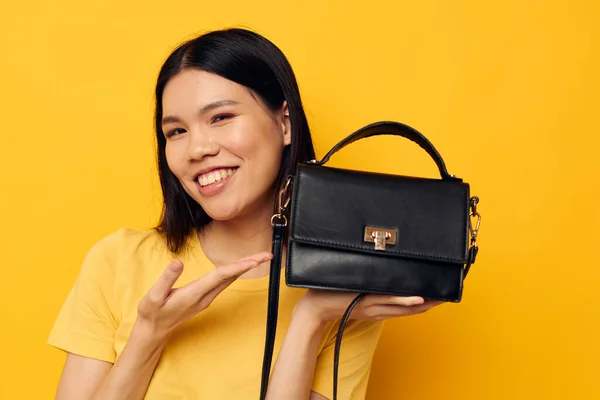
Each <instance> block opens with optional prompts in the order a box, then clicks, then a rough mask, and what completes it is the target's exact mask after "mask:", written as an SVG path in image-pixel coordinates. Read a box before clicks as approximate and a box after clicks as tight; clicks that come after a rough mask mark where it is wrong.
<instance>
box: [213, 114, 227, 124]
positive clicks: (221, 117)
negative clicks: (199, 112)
mask: <svg viewBox="0 0 600 400" xmlns="http://www.w3.org/2000/svg"><path fill="white" fill-rule="evenodd" d="M230 118H233V114H217V115H215V116H214V117H212V119H211V120H210V123H211V124H215V123H217V122H221V121H225V120H227V119H230Z"/></svg>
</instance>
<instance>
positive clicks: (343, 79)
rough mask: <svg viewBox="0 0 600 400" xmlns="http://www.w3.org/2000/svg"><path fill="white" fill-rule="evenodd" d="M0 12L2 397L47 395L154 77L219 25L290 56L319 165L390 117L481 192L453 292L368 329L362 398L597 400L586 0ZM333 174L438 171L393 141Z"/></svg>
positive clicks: (141, 192)
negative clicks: (463, 268) (60, 340)
mask: <svg viewBox="0 0 600 400" xmlns="http://www.w3.org/2000/svg"><path fill="white" fill-rule="evenodd" d="M1 8H2V14H1V16H0V44H1V47H0V53H1V59H0V63H1V64H0V134H1V135H2V136H1V138H2V142H1V145H0V171H1V172H0V173H1V185H0V191H1V196H0V206H1V208H0V210H1V211H2V233H1V235H2V236H1V240H0V246H1V253H0V262H1V265H2V269H1V271H0V306H1V309H0V324H1V326H0V349H1V351H0V398H2V399H11V400H12V399H50V398H52V396H53V393H54V390H55V386H56V383H57V380H58V377H59V374H60V371H61V367H62V362H63V359H64V355H63V354H62V353H60V352H59V351H57V350H54V349H52V348H50V347H48V346H47V345H45V340H46V337H47V335H48V332H49V330H50V327H51V325H52V323H53V320H54V318H55V316H56V314H57V312H58V310H59V308H60V306H61V304H62V302H63V300H64V299H65V296H66V295H67V292H68V290H69V289H70V287H71V285H72V283H73V281H74V279H75V277H76V274H77V273H78V270H79V267H80V263H81V261H82V258H83V256H84V254H85V253H86V251H87V250H88V248H89V247H90V246H91V245H92V244H93V243H95V242H96V241H97V240H99V239H100V238H101V237H103V236H104V235H106V234H108V233H109V232H112V231H114V230H116V229H118V228H120V227H122V226H129V227H136V228H145V227H148V226H151V225H152V224H153V223H154V222H156V220H157V217H158V210H159V204H160V192H159V190H158V189H159V187H158V185H157V179H156V176H155V167H154V152H153V151H154V148H153V133H152V108H153V85H154V80H155V78H156V75H157V71H158V69H159V67H160V65H161V63H162V62H163V60H164V58H165V57H166V56H167V55H168V53H169V52H170V50H172V49H173V48H174V46H176V45H177V44H178V43H180V42H181V41H182V40H184V39H186V38H189V37H191V36H192V35H194V34H196V33H201V32H205V31H207V30H211V29H216V28H222V27H229V26H243V27H249V28H252V29H254V30H256V31H258V32H259V33H262V34H264V35H266V36H267V37H268V38H270V39H271V40H273V41H274V42H275V43H276V44H277V45H278V46H280V47H281V48H282V50H283V51H284V52H285V53H286V55H287V56H288V57H289V59H290V61H291V63H292V65H293V67H294V69H295V71H296V73H297V77H298V80H299V84H300V88H301V91H302V95H303V99H304V102H305V105H306V108H307V112H308V116H309V119H310V123H311V126H312V129H313V132H314V136H315V140H316V143H317V146H318V154H319V155H320V156H322V155H323V154H324V153H325V152H326V151H327V150H328V149H329V148H330V147H331V146H332V145H333V144H335V143H336V142H337V141H338V140H339V139H341V138H342V137H344V136H346V135H347V134H349V133H350V132H351V131H353V130H354V129H357V128H359V127H361V126H363V125H365V124H367V123H370V122H373V121H377V120H397V121H402V122H405V123H408V124H409V125H412V126H414V127H416V128H417V129H419V130H420V131H421V132H423V133H424V134H425V135H426V136H427V137H428V138H430V139H431V140H432V142H433V143H434V144H435V146H436V147H437V148H438V150H439V151H440V152H441V154H442V155H443V157H444V159H445V161H446V164H447V166H448V169H449V171H450V173H452V174H456V175H458V176H461V177H463V178H464V179H465V180H466V181H467V182H469V183H470V184H471V185H472V192H473V194H476V195H478V196H479V197H480V198H481V203H480V211H481V213H482V214H483V224H482V227H481V233H480V247H481V251H480V254H479V258H478V262H477V263H476V264H475V266H474V267H473V269H472V272H471V274H470V275H469V277H468V279H467V282H466V288H465V296H464V300H463V302H462V303H461V304H452V305H444V306H442V307H439V308H437V309H434V310H432V311H431V312H429V313H426V314H424V315H420V316H417V317H410V318H404V319H397V320H394V321H391V322H388V323H387V325H386V330H385V333H384V336H383V338H382V341H381V344H380V347H379V349H378V352H377V354H376V357H375V363H374V367H373V370H372V376H371V384H370V389H369V396H368V398H369V399H375V400H380V399H381V400H386V399H411V400H412V399H416V400H419V399H426V400H427V399H431V400H434V399H435V400H437V399H448V400H465V399H473V400H475V399H476V400H481V399H597V398H600V388H599V386H598V379H597V376H598V374H599V373H600V367H599V361H598V360H599V359H600V345H599V343H600V332H599V329H598V327H599V325H600V311H599V305H598V297H597V295H598V292H599V290H600V272H599V271H600V262H599V261H598V256H597V254H598V248H599V247H600V243H599V239H600V235H599V233H598V229H599V223H600V218H599V212H598V205H597V201H598V198H599V196H600V190H599V182H598V181H599V178H598V176H599V173H600V168H599V167H598V157H599V156H598V149H597V148H598V145H599V144H600V140H599V139H598V135H599V134H600V130H599V127H600V124H599V123H598V115H597V114H598V112H599V109H600V95H599V93H600V78H599V75H600V57H599V54H600V28H598V27H597V21H598V20H599V19H600V18H599V17H600V13H599V12H598V11H599V6H598V3H597V2H596V1H592V0H590V1H532V0H529V1H518V0H507V1H503V2H482V1H452V2H450V1H444V0H425V1H380V0H371V1H366V2H358V1H357V2H350V1H341V0H340V1H325V0H310V1H302V2H290V1H263V2H260V1H243V0H231V1H220V2H207V1H189V0H186V1H168V2H166V1H163V2H159V1H141V0H132V1H116V0H110V1H109V0H102V1H99V0H95V1H77V0H70V1H69V0H55V1H29V2H24V1H20V2H17V1H8V0H5V1H3V3H2V7H1ZM331 165H334V166H344V167H349V168H362V169H367V170H373V171H382V172H392V173H403V174H413V175H421V176H432V177H433V176H436V169H435V166H434V164H433V162H432V161H431V160H429V159H428V157H427V156H426V154H425V153H424V152H423V151H421V150H420V149H419V148H418V147H417V146H415V145H413V144H412V143H410V142H408V141H406V140H401V139H397V138H396V139H394V138H374V139H369V140H366V141H364V142H362V143H357V144H354V145H352V146H351V147H349V148H348V149H345V150H344V151H342V152H341V153H339V154H338V155H336V156H335V157H334V159H333V160H332V163H331ZM248 367H249V368H252V367H253V366H248ZM254 367H255V368H259V366H254Z"/></svg>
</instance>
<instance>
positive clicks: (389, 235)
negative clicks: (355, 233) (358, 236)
mask: <svg viewBox="0 0 600 400" xmlns="http://www.w3.org/2000/svg"><path fill="white" fill-rule="evenodd" d="M396 238H397V234H396V230H395V229H389V228H379V227H375V226H367V227H366V228H365V235H364V241H365V242H368V243H375V250H378V251H381V250H385V247H386V245H388V244H392V245H393V244H396Z"/></svg>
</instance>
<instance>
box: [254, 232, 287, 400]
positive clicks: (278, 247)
mask: <svg viewBox="0 0 600 400" xmlns="http://www.w3.org/2000/svg"><path fill="white" fill-rule="evenodd" d="M284 237H285V223H284V221H279V222H277V223H275V224H273V247H272V252H273V260H271V273H270V275H269V304H268V308H267V329H266V339H265V355H264V358H263V367H262V380H261V386H260V400H264V399H265V397H266V396H267V386H268V384H269V377H270V375H271V360H272V359H273V346H274V344H275V335H276V333H277V313H278V306H279V280H280V276H281V261H282V260H281V257H282V254H283V240H284Z"/></svg>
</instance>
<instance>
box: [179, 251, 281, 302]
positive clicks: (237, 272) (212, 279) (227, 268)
mask: <svg viewBox="0 0 600 400" xmlns="http://www.w3.org/2000/svg"><path fill="white" fill-rule="evenodd" d="M271 258H272V255H271V254H269V253H265V254H262V255H260V256H251V257H247V258H245V259H242V260H240V261H237V262H235V263H233V264H229V265H224V266H219V267H217V268H215V269H213V270H212V271H210V272H209V273H208V274H206V275H204V276H203V277H201V278H199V279H196V280H195V281H193V282H191V283H189V284H188V285H187V287H186V288H185V289H186V291H187V292H188V295H189V296H191V297H193V298H195V299H198V300H200V299H201V298H202V297H204V296H205V295H206V294H207V293H208V292H210V291H212V290H213V289H216V288H217V287H219V288H220V289H221V291H222V290H223V289H225V287H227V286H229V285H230V284H231V283H232V282H233V281H234V280H235V279H237V278H238V277H239V276H241V275H243V274H244V273H246V272H248V271H250V270H251V269H253V268H256V267H257V266H258V265H259V264H261V263H263V262H265V261H267V260H269V259H271ZM221 286H223V287H221Z"/></svg>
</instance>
